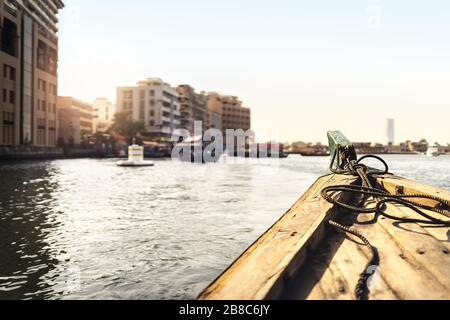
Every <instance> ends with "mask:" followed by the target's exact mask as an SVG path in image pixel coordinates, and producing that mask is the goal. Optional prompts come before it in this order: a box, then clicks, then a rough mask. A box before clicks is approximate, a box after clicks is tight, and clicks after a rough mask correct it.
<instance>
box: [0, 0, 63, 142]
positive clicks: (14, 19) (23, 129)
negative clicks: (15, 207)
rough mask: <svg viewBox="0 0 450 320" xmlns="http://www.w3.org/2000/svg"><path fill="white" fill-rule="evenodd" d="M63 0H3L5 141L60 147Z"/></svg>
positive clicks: (0, 50) (0, 108)
mask: <svg viewBox="0 0 450 320" xmlns="http://www.w3.org/2000/svg"><path fill="white" fill-rule="evenodd" d="M63 7H64V4H63V2H62V1H60V0H39V1H38V0H0V20H1V21H0V23H1V40H0V41H1V45H0V96H1V99H0V127H1V130H0V145H20V144H26V145H29V144H31V145H34V146H55V145H56V136H57V130H58V117H57V109H56V97H57V87H58V78H57V69H58V37H57V32H58V29H57V26H56V25H57V22H58V19H57V17H56V16H57V14H58V11H59V10H60V9H62V8H63Z"/></svg>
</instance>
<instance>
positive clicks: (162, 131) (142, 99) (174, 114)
mask: <svg viewBox="0 0 450 320" xmlns="http://www.w3.org/2000/svg"><path fill="white" fill-rule="evenodd" d="M179 99H180V95H179V93H178V91H177V90H176V89H175V88H173V87H171V86H170V85H169V84H168V83H165V82H164V81H163V80H162V79H160V78H148V79H146V80H142V81H139V82H138V83H137V85H136V86H130V87H118V88H117V105H116V111H117V113H122V112H127V113H128V114H129V116H130V118H131V119H133V120H135V121H142V122H143V123H144V124H145V128H146V132H143V134H145V135H147V136H149V137H154V138H159V137H161V138H170V137H171V135H172V133H173V131H174V130H175V129H178V128H179V127H180V118H181V114H180V101H179Z"/></svg>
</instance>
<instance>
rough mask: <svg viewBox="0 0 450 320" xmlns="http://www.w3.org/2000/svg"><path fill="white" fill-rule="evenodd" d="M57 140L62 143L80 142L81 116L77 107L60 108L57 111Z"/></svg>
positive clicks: (75, 143)
mask: <svg viewBox="0 0 450 320" xmlns="http://www.w3.org/2000/svg"><path fill="white" fill-rule="evenodd" d="M58 121H59V130H58V140H59V142H60V143H61V144H62V145H69V146H73V145H79V144H80V143H81V116H80V110H78V109H60V110H59V112H58Z"/></svg>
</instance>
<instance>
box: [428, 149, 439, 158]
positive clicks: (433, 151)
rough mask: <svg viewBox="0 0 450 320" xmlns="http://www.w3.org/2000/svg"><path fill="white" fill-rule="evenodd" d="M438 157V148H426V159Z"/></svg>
mask: <svg viewBox="0 0 450 320" xmlns="http://www.w3.org/2000/svg"><path fill="white" fill-rule="evenodd" d="M439 155H440V153H439V149H438V147H428V150H427V152H426V156H427V157H438V156H439Z"/></svg>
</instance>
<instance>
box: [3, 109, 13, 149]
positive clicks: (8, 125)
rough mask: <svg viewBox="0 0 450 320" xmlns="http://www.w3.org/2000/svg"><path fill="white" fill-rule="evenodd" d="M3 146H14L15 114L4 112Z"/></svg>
mask: <svg viewBox="0 0 450 320" xmlns="http://www.w3.org/2000/svg"><path fill="white" fill-rule="evenodd" d="M3 144H6V145H11V144H14V113H13V112H3Z"/></svg>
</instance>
